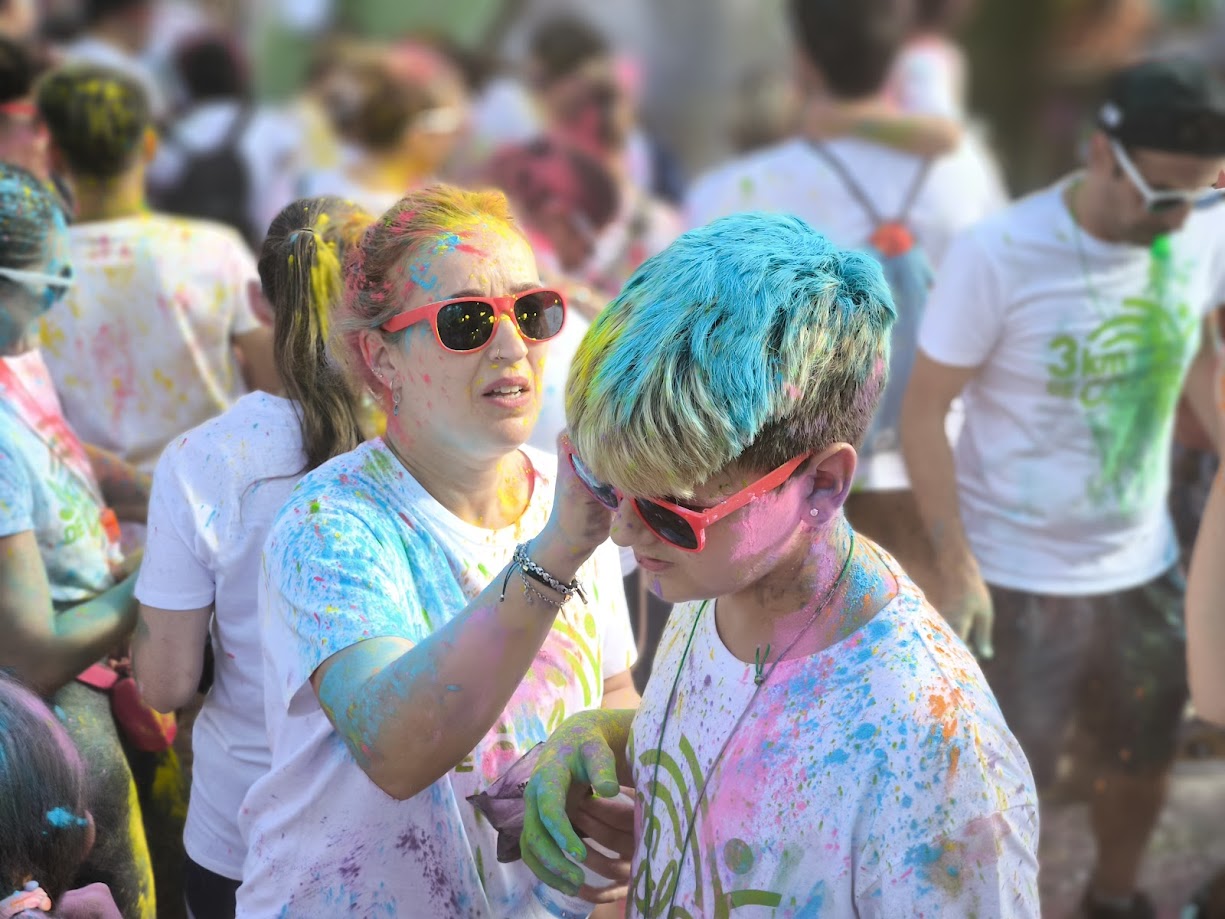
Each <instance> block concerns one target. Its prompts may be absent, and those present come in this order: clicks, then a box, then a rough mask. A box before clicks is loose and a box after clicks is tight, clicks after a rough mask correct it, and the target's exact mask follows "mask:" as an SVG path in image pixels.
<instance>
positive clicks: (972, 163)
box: [686, 138, 1007, 490]
mask: <svg viewBox="0 0 1225 919" xmlns="http://www.w3.org/2000/svg"><path fill="white" fill-rule="evenodd" d="M825 146H826V148H827V149H828V150H829V151H830V153H832V154H833V155H834V157H836V158H837V159H838V160H839V161H840V162H841V163H842V164H843V166H844V167H845V168H846V169H847V171H848V172H849V173H850V174H851V176H852V177H853V178H854V180H855V182H856V183H857V184H858V185H859V186H860V187H861V188H863V189H864V190H866V191H867V192H868V194H869V195H871V196H872V202H873V205H874V207H875V208H876V210H877V211H878V212H879V213H880V214H881V215H882V216H883V217H885V218H892V217H896V216H898V214H899V213H900V212H901V211H902V209H903V203H904V202H905V200H906V196H907V195H908V194H909V192H910V189H911V187H912V186H913V185H914V182H915V178H916V176H917V175H918V173H919V170H920V169H921V168H922V160H921V159H920V158H919V157H916V156H914V155H912V154H909V153H902V152H900V151H897V150H892V149H890V148H888V147H883V146H880V145H879V144H874V143H870V142H868V141H863V140H858V139H854V138H845V139H839V140H832V141H829V142H828V143H826V144H825ZM1006 200H1007V196H1006V195H1005V192H1004V189H1003V187H1002V186H1001V185H1000V184H999V181H998V177H997V175H996V173H995V172H994V170H993V168H992V166H991V164H990V162H989V161H988V160H987V159H986V158H985V157H983V156H981V155H980V154H979V152H978V148H977V147H976V146H974V145H969V144H967V145H964V146H963V147H962V148H961V149H960V150H959V151H958V152H956V153H954V154H952V155H951V156H947V157H943V158H942V159H939V160H937V161H935V162H934V163H933V164H932V167H931V171H930V172H929V174H928V175H927V177H926V179H925V180H924V182H923V185H922V188H921V189H920V191H919V194H918V196H917V197H916V198H915V202H914V205H913V207H912V208H911V210H910V216H909V218H908V220H907V223H908V225H909V226H910V228H911V229H912V230H913V231H914V234H915V236H916V238H917V239H918V242H919V243H920V245H922V246H923V249H924V251H925V253H926V254H927V257H928V259H929V260H930V261H931V263H932V264H933V265H936V264H938V263H939V261H940V259H941V258H942V257H943V255H944V251H945V249H946V248H947V247H948V244H949V241H950V240H951V239H952V237H953V236H954V235H955V234H956V233H958V232H960V231H961V230H964V229H965V228H967V227H969V226H971V225H973V224H974V223H976V222H977V221H979V220H981V219H982V218H983V217H985V216H986V215H988V214H990V213H991V212H993V211H995V210H997V209H998V208H1000V207H1002V206H1003V205H1004V203H1005V202H1006ZM686 211H687V219H688V223H689V225H690V226H701V225H703V224H706V223H709V222H710V221H712V220H714V219H716V218H718V217H723V216H726V215H728V214H733V213H738V212H741V211H770V212H776V213H777V212H783V213H789V214H795V215H796V216H798V217H801V218H803V219H804V220H806V221H807V222H808V223H810V224H811V225H812V226H813V228H814V229H816V230H818V231H819V232H821V233H822V234H824V235H825V236H826V237H828V238H829V239H830V241H831V242H833V243H834V244H835V245H837V246H841V247H843V248H853V247H862V246H865V245H867V240H868V238H869V237H870V236H871V235H872V233H873V231H874V230H875V229H876V227H875V226H874V225H873V222H872V219H871V217H870V216H869V215H868V214H867V212H866V211H865V210H864V208H863V207H862V206H861V205H860V204H859V202H858V201H856V200H855V198H854V197H853V196H852V195H851V193H850V192H848V191H847V189H846V185H845V184H844V182H843V180H842V179H841V178H840V177H839V176H838V174H837V173H835V172H834V171H833V169H832V168H831V167H830V165H829V164H828V163H827V162H826V161H825V159H823V158H822V157H821V156H820V155H819V154H818V153H817V152H816V151H815V150H814V149H813V147H812V145H811V144H810V143H809V142H808V141H806V140H803V139H800V138H794V139H792V140H788V141H784V142H783V143H781V144H779V145H777V146H774V147H771V148H769V149H767V150H764V151H761V152H758V153H754V154H751V155H749V156H748V157H745V158H744V159H741V160H738V161H736V162H734V163H732V164H731V165H729V166H724V167H722V168H720V169H717V170H715V171H714V172H712V173H709V174H708V175H706V176H704V177H702V178H700V179H699V180H698V181H697V183H695V185H694V186H693V188H692V190H691V191H690V194H689V198H688V200H687V202H686ZM908 344H909V347H910V349H911V350H912V351H913V348H914V343H913V342H910V343H908ZM902 347H903V343H900V342H899V341H898V336H894V340H893V351H894V353H895V354H898V353H900V351H901V348H902ZM856 487H858V488H863V489H872V490H887V489H900V488H907V487H909V479H908V477H907V475H906V468H905V464H904V463H903V461H902V455H901V450H900V449H889V450H879V451H875V452H868V451H862V455H861V459H860V467H859V470H858V472H857V474H856Z"/></svg>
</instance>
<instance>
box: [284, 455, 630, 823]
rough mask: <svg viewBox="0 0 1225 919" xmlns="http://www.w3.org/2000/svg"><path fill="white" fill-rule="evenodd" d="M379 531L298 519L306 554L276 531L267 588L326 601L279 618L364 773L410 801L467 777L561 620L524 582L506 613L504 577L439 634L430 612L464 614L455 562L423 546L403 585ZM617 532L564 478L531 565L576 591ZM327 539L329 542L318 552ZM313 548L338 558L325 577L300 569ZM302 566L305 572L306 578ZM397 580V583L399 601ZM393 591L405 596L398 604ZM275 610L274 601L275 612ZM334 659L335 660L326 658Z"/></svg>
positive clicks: (293, 524) (295, 529)
mask: <svg viewBox="0 0 1225 919" xmlns="http://www.w3.org/2000/svg"><path fill="white" fill-rule="evenodd" d="M316 503H317V502H316ZM314 506H315V504H312V505H311V507H312V509H313V508H314ZM293 507H294V506H293V505H292V504H291V505H290V506H289V507H287V509H286V511H285V512H283V513H282V521H285V518H286V515H287V514H289V515H291V516H292V514H293ZM369 522H371V521H369V520H368V519H367V520H366V521H359V527H358V528H354V527H353V526H352V520H350V521H347V522H346V521H344V520H340V519H337V518H333V517H329V516H328V515H327V511H326V509H323V508H320V513H318V514H315V515H313V516H310V515H308V516H307V517H306V518H305V525H299V523H298V521H294V520H292V519H290V520H289V521H288V526H289V529H290V530H291V531H292V532H291V534H290V535H291V536H293V535H294V534H296V538H297V540H298V542H299V548H298V549H294V548H292V547H291V548H290V551H289V554H288V556H287V555H286V553H285V549H284V547H278V545H277V543H278V538H279V537H278V531H280V530H281V529H282V525H281V523H280V522H279V523H278V525H277V527H276V528H274V531H273V536H272V538H271V539H270V541H269V544H268V548H267V554H268V555H270V556H272V557H273V559H274V561H273V562H272V563H271V565H270V571H269V572H268V573H266V575H265V577H266V581H265V584H266V589H267V590H269V591H271V592H272V593H273V594H276V593H280V594H281V595H282V597H284V595H285V592H286V591H288V592H290V593H293V594H296V595H298V596H301V595H303V593H304V590H303V588H302V587H301V586H300V585H301V584H302V582H303V581H305V582H306V583H307V587H306V588H305V590H307V591H314V593H315V594H316V598H315V599H314V600H312V601H311V603H310V607H309V608H304V607H302V606H301V605H300V604H291V605H290V607H289V608H286V607H284V606H283V605H282V606H280V608H281V610H282V612H283V613H284V614H286V615H288V616H289V617H290V618H292V619H293V620H294V622H293V623H292V625H291V627H292V628H293V629H294V630H295V632H296V635H297V640H298V641H299V643H300V644H304V645H305V647H303V648H302V655H303V656H304V658H305V659H304V661H303V664H304V666H305V667H307V668H310V669H309V672H308V673H306V674H305V676H306V677H307V678H309V680H310V683H311V686H312V687H313V688H314V691H315V693H316V695H317V696H318V699H319V703H320V705H321V706H322V708H323V710H324V711H325V712H326V713H327V715H328V718H329V719H330V720H331V722H332V724H333V726H334V727H335V728H336V731H337V733H339V734H340V736H341V737H342V738H344V740H345V742H346V744H347V746H348V748H349V750H350V751H351V752H352V755H353V757H354V759H355V760H356V761H357V763H358V765H359V766H361V768H362V769H363V770H364V771H365V772H366V774H367V775H368V776H369V777H370V779H371V780H372V781H373V782H375V783H376V784H377V785H378V786H379V787H380V788H382V789H383V790H384V791H386V792H387V793H388V794H389V795H392V796H393V797H396V798H401V799H404V798H409V797H412V796H413V795H416V794H418V793H419V792H421V791H423V790H425V789H426V788H428V787H429V786H430V785H432V784H433V783H434V782H436V781H437V780H438V779H439V778H441V777H442V776H443V775H445V774H446V773H447V772H448V771H450V770H451V769H453V768H454V767H455V766H457V765H459V763H461V762H462V761H463V759H464V758H465V757H466V756H467V755H468V754H470V753H471V752H472V750H473V748H474V747H475V746H476V745H477V742H478V741H479V740H480V739H481V738H482V737H483V736H484V735H485V734H486V733H488V731H489V730H490V728H492V727H493V725H494V724H495V723H496V721H497V719H498V717H499V715H501V713H502V711H503V710H504V709H505V707H506V704H507V702H508V701H509V700H510V697H511V695H512V694H513V693H514V691H515V689H516V688H517V687H518V685H519V683H520V682H521V681H522V679H523V676H524V674H525V673H526V672H527V670H528V668H529V667H530V666H531V663H532V661H533V659H534V658H535V656H536V654H537V652H538V651H539V650H540V647H541V645H542V644H543V643H544V640H545V638H546V637H547V635H548V633H549V630H550V629H551V628H552V625H553V621H554V619H555V616H556V612H555V610H554V609H552V608H551V607H549V606H546V605H545V604H543V603H541V602H540V601H538V600H537V601H535V602H534V603H530V604H529V597H528V595H527V594H526V593H525V591H524V588H523V585H522V582H521V580H520V579H519V577H518V575H517V574H516V575H515V576H514V577H513V578H512V579H511V580H510V582H509V583H508V584H507V589H506V596H505V599H504V600H503V599H500V594H501V592H502V585H503V582H504V580H505V572H501V573H499V574H497V575H495V576H494V578H493V580H492V582H491V583H490V585H489V587H487V588H486V589H485V590H484V591H483V592H482V593H481V594H480V595H479V596H477V597H476V599H474V600H473V601H472V602H470V603H468V604H467V606H466V607H465V608H463V609H462V610H461V611H460V612H458V613H456V614H455V615H454V616H453V617H452V618H450V620H449V621H447V622H446V624H445V625H442V626H441V627H439V628H436V629H434V628H431V627H430V626H429V622H428V615H429V610H431V609H432V610H433V613H432V615H433V616H434V617H438V618H445V611H446V609H447V608H448V607H449V608H452V609H453V608H455V606H458V605H459V603H461V602H462V595H459V594H458V593H457V591H458V588H457V587H455V586H454V582H453V578H452V575H451V573H450V571H449V570H445V569H446V566H447V564H448V563H447V561H446V559H445V558H444V557H442V556H441V554H439V553H436V552H435V553H431V552H430V550H429V543H428V542H423V543H422V544H421V546H419V547H416V548H413V547H410V558H411V559H412V562H411V569H412V570H411V573H409V574H405V573H403V570H402V562H401V565H400V567H401V571H400V573H399V574H398V575H397V574H394V573H393V572H392V571H391V570H390V568H389V565H388V558H389V555H388V547H389V545H390V543H389V540H387V539H385V538H382V536H381V535H380V536H376V537H375V538H369V537H368V536H364V535H363V531H364V533H365V534H369V532H370V531H369V528H368V527H365V526H364V524H365V523H369ZM609 523H610V515H609V513H608V511H607V510H606V509H604V508H603V507H602V505H599V504H598V503H596V502H595V501H593V500H592V499H590V498H589V497H588V495H587V492H586V490H585V489H583V487H582V485H581V484H578V483H577V481H576V480H575V479H574V476H573V473H570V472H568V471H566V470H563V471H561V472H560V473H559V476H558V484H557V496H556V499H555V501H554V506H553V515H552V517H551V518H550V519H549V522H548V523H547V524H546V526H545V528H544V530H543V531H542V532H541V534H540V535H539V536H537V537H536V538H535V539H534V540H532V541H531V543H530V546H529V554H530V556H531V557H532V559H533V560H534V561H535V562H536V563H537V564H539V565H540V566H542V567H543V568H544V569H545V570H546V571H549V572H551V573H552V574H553V575H554V576H555V577H557V578H559V579H562V580H566V581H569V580H570V579H572V578H573V577H574V576H575V573H576V572H577V571H578V569H579V567H580V566H581V565H582V564H583V562H584V561H586V559H587V557H588V556H589V555H590V554H591V553H592V551H593V550H594V549H595V547H596V546H597V545H599V544H600V543H601V542H603V541H604V540H605V539H606V538H607V536H608V529H609ZM316 533H319V534H322V535H321V536H319V537H318V539H319V540H320V541H319V542H317V543H313V542H312V541H313V540H316V538H317V537H316V536H315V534H316ZM303 539H305V540H306V542H305V543H303V542H302V540H303ZM397 542H399V540H398V539H397ZM306 546H318V548H314V549H311V550H310V551H316V552H320V553H321V554H323V553H328V554H330V557H329V559H328V561H327V563H326V564H324V565H319V564H318V563H315V564H312V562H311V560H310V559H309V556H307V557H305V558H303V555H302V554H301V553H300V551H299V549H301V548H303V547H306ZM395 551H404V550H402V549H400V548H398V547H396V549H395ZM294 556H296V557H297V558H302V562H301V564H299V562H298V561H297V560H296V559H295V558H294ZM401 558H403V557H402V556H401ZM277 559H280V561H277ZM440 569H441V570H440ZM395 577H398V578H399V581H398V582H397V583H396V584H395V585H394V587H393V586H392V584H391V582H392V580H393V578H395ZM409 581H411V583H409ZM389 590H390V591H392V593H393V594H394V596H392V597H389V596H388V592H389ZM448 591H451V592H450V593H449V592H448ZM321 604H322V605H321ZM265 605H266V606H267V605H268V604H265ZM278 605H279V601H278V600H277V599H276V597H275V596H273V597H272V598H271V606H272V608H273V609H274V610H275V609H277V608H278ZM423 610H425V611H426V612H425V613H423V612H422V611H423ZM423 617H426V618H424V619H423ZM315 623H321V626H316V625H315ZM265 638H266V639H267V638H268V634H267V632H265ZM273 640H275V638H274V639H273ZM333 648H335V649H338V650H337V651H336V652H335V653H329V649H333ZM316 661H317V663H315V662H316ZM301 675H302V674H299V673H295V674H293V675H292V679H293V680H295V681H296V680H297V679H298V677H299V676H301Z"/></svg>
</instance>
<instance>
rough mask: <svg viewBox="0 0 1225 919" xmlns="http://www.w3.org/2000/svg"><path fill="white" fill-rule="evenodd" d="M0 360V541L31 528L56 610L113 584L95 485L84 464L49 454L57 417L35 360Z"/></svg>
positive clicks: (34, 356) (112, 559)
mask: <svg viewBox="0 0 1225 919" xmlns="http://www.w3.org/2000/svg"><path fill="white" fill-rule="evenodd" d="M0 361H2V362H3V364H4V368H0V536H12V535H14V534H17V533H24V532H26V531H33V533H34V536H35V538H36V539H37V540H38V548H39V551H40V553H41V554H42V558H43V564H44V565H45V566H46V568H47V581H48V583H49V584H50V587H51V600H52V602H53V603H55V604H56V605H57V606H66V605H70V604H73V603H80V602H82V601H84V600H89V599H91V598H93V597H95V596H97V595H98V594H100V593H102V591H104V590H106V589H108V588H109V587H111V586H112V585H113V584H114V583H115V579H114V577H113V576H112V564H118V562H119V556H118V550H117V547H116V546H115V545H114V544H113V543H112V541H111V539H110V538H109V537H108V535H107V533H106V529H105V527H104V525H103V522H102V518H101V513H102V510H103V508H102V503H101V492H100V490H99V488H98V483H97V481H96V480H95V479H94V475H93V470H92V469H90V468H89V467H88V465H86V464H85V463H79V462H77V463H74V462H72V459H73V456H72V455H71V454H70V453H69V452H67V451H64V450H56V449H52V446H51V445H52V444H54V443H58V438H59V437H60V436H61V435H62V434H63V430H64V429H63V427H62V424H54V423H51V420H52V419H55V418H57V417H58V418H61V419H62V414H61V410H60V405H59V401H58V400H57V398H56V395H55V388H54V386H53V385H52V383H51V377H50V375H49V374H48V372H47V368H46V365H45V364H44V363H43V358H42V355H41V354H40V353H39V352H38V351H28V352H26V353H24V354H19V355H16V356H14V357H5V358H0ZM17 388H19V389H20V393H18V392H15V391H14V389H17Z"/></svg>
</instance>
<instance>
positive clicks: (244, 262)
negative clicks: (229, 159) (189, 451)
mask: <svg viewBox="0 0 1225 919" xmlns="http://www.w3.org/2000/svg"><path fill="white" fill-rule="evenodd" d="M70 232H71V236H72V263H73V268H74V270H75V272H76V278H77V284H76V286H75V287H74V288H72V289H70V290H69V292H68V295H67V296H66V297H65V298H64V300H63V301H62V302H61V303H60V304H58V305H57V306H56V307H55V308H54V309H53V310H52V311H51V312H50V313H48V314H47V316H46V317H45V318H44V319H43V322H42V345H43V351H44V354H45V356H46V360H47V365H48V367H50V369H51V374H52V376H53V377H54V379H55V385H56V388H57V389H58V390H59V393H60V398H61V400H62V401H63V404H64V413H65V415H66V416H67V418H68V421H69V423H70V424H72V426H73V427H74V428H75V429H76V431H77V433H78V434H79V435H80V437H81V439H82V440H83V441H85V442H86V443H92V444H96V445H98V446H100V447H104V448H106V449H108V450H112V451H114V452H115V453H117V454H119V455H120V456H121V457H123V458H124V459H126V460H128V461H129V462H131V463H133V464H135V465H136V466H138V467H139V468H141V469H142V470H144V471H146V472H152V470H153V467H154V466H155V465H156V463H157V458H158V456H160V455H161V452H162V449H163V448H164V447H165V446H166V445H167V444H168V443H169V442H170V441H171V440H173V439H174V438H175V437H177V436H178V435H179V434H182V433H183V432H184V431H187V430H189V429H190V428H193V427H195V426H196V425H198V424H201V423H202V422H204V421H207V420H208V419H209V418H212V417H214V416H216V415H218V414H220V413H221V412H223V411H225V409H227V408H228V407H229V406H230V404H231V403H232V402H233V401H234V400H235V399H236V398H237V397H238V396H240V395H242V394H243V393H244V392H245V391H246V390H245V386H244V384H243V380H242V375H241V373H240V370H239V366H238V362H237V360H236V359H235V355H234V349H233V344H232V339H233V337H234V336H235V335H241V334H243V333H244V332H249V331H251V330H253V329H255V328H257V327H258V326H259V322H258V320H257V319H256V318H255V315H254V314H253V313H252V311H251V306H250V302H249V300H248V285H249V283H250V282H252V281H257V280H258V275H257V274H256V270H255V260H254V258H253V256H252V255H251V253H250V251H249V250H248V249H247V247H246V245H245V244H244V243H243V241H242V239H241V238H240V237H239V236H238V234H237V233H235V232H234V231H233V230H230V229H228V228H226V227H222V226H220V225H218V224H213V223H206V222H202V221H193V220H184V219H181V218H177V217H167V216H163V215H157V214H146V215H142V216H138V217H129V218H123V219H120V220H107V221H99V222H93V223H85V224H79V225H77V226H74V227H72V228H71V230H70Z"/></svg>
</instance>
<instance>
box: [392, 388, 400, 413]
mask: <svg viewBox="0 0 1225 919" xmlns="http://www.w3.org/2000/svg"><path fill="white" fill-rule="evenodd" d="M391 413H392V414H393V415H399V414H400V390H398V389H397V390H396V391H395V394H394V395H393V396H392V397H391Z"/></svg>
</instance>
